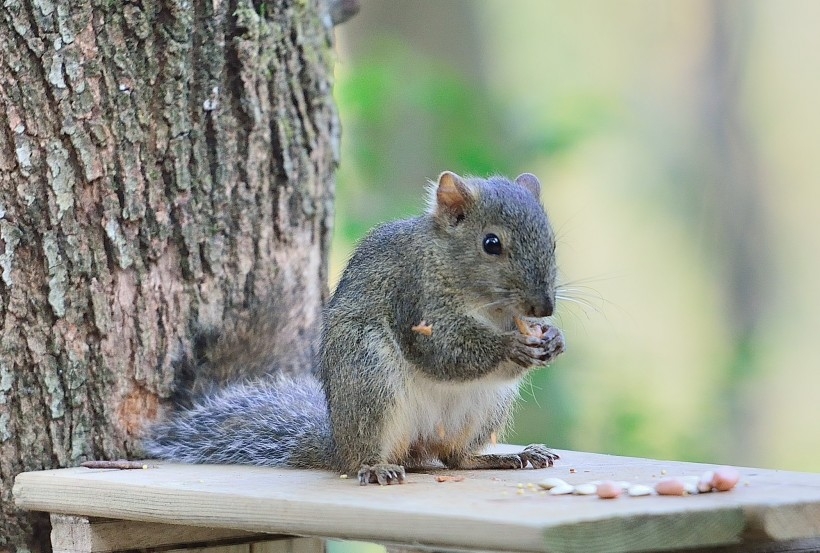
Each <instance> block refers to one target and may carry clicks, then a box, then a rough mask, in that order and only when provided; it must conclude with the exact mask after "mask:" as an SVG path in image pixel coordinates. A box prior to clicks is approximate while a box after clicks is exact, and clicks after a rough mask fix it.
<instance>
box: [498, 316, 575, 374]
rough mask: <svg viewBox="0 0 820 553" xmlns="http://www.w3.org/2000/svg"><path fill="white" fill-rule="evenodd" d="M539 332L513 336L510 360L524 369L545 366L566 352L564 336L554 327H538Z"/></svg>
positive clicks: (518, 333) (517, 333)
mask: <svg viewBox="0 0 820 553" xmlns="http://www.w3.org/2000/svg"><path fill="white" fill-rule="evenodd" d="M537 327H538V328H537V329H536V330H537V332H533V333H530V334H523V333H520V332H516V333H514V334H513V343H512V353H511V355H510V359H511V360H512V361H514V362H515V363H517V364H518V365H520V366H522V367H524V368H530V367H537V366H543V365H546V364H547V363H549V362H551V361H552V360H553V359H555V358H556V357H558V356H559V355H560V354H561V353H562V352H563V351H564V336H563V334H561V331H560V330H558V329H557V328H555V327H554V326H547V325H537Z"/></svg>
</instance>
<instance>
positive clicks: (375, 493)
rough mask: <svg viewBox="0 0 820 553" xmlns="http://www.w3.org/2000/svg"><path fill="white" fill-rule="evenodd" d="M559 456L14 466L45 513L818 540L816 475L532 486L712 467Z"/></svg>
mask: <svg viewBox="0 0 820 553" xmlns="http://www.w3.org/2000/svg"><path fill="white" fill-rule="evenodd" d="M505 447H509V446H499V447H498V448H497V449H504V448H505ZM560 454H561V463H560V464H558V465H557V466H556V467H554V468H552V469H542V470H523V471H450V472H448V474H462V475H464V476H465V480H464V481H462V482H437V481H436V479H435V476H434V475H435V472H434V471H431V472H428V473H411V474H409V475H408V482H407V484H405V485H400V486H387V487H378V486H366V487H360V486H358V485H357V484H356V483H355V482H354V481H353V480H349V479H348V480H344V479H340V478H339V476H338V475H335V474H330V473H327V472H321V471H306V470H288V469H268V468H255V467H239V466H208V465H172V464H159V465H158V466H157V468H154V469H148V470H141V471H114V470H90V469H81V468H77V469H63V470H54V471H43V472H34V473H25V474H21V475H20V476H18V478H17V481H16V483H15V486H14V495H15V499H16V502H17V505H18V506H20V507H22V508H25V509H32V510H43V511H48V512H52V513H64V514H76V515H85V516H98V517H108V518H116V519H125V520H139V521H147V522H160V523H168V522H175V523H177V524H183V525H189V526H206V527H212V528H232V529H239V530H245V531H248V532H266V533H284V534H291V535H302V536H326V537H334V538H341V539H357V540H367V541H380V542H389V543H394V544H420V545H423V546H429V547H450V548H461V549H481V550H506V551H510V550H517V551H584V552H596V551H647V550H669V549H678V548H686V547H720V546H729V545H742V544H746V545H748V546H750V547H751V546H752V545H755V544H757V545H759V544H767V543H773V542H777V541H786V540H792V541H793V540H808V539H818V538H820V474H805V473H793V472H784V471H773V470H763V469H751V468H740V469H739V470H740V472H741V475H742V476H741V478H742V479H741V483H740V485H739V486H738V487H737V488H736V489H735V490H733V491H731V492H724V493H710V494H700V495H696V496H688V497H686V496H685V497H661V496H649V497H641V498H629V497H622V498H620V499H617V500H601V499H598V498H597V497H588V496H587V497H581V496H550V495H546V494H540V493H538V492H537V491H533V490H532V489H531V488H529V487H527V485H526V484H527V483H532V482H537V481H538V480H539V479H541V478H545V477H547V476H558V477H560V478H563V479H565V480H566V481H568V482H569V483H571V484H577V483H582V482H588V481H591V480H597V479H615V480H628V481H631V482H636V483H645V484H652V483H654V482H655V481H657V479H659V478H660V477H661V476H662V474H663V473H665V474H666V475H668V476H685V475H697V474H700V473H701V472H703V471H704V470H707V469H709V468H713V467H712V466H710V465H700V464H695V463H681V462H673V461H658V460H648V459H636V458H628V457H615V456H609V455H599V454H592V453H580V452H573V451H562V452H560ZM570 467H572V468H574V469H575V472H574V473H571V472H570V470H569V469H570ZM662 471H663V472H662ZM519 483H520V484H523V486H522V487H519V486H518V484H519Z"/></svg>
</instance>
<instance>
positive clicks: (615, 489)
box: [595, 480, 623, 499]
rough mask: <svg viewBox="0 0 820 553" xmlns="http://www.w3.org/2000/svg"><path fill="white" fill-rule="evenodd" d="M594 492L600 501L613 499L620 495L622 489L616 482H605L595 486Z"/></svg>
mask: <svg viewBox="0 0 820 553" xmlns="http://www.w3.org/2000/svg"><path fill="white" fill-rule="evenodd" d="M595 491H596V493H597V494H598V497H600V498H601V499H615V498H616V497H618V496H619V495H621V492H622V491H623V488H622V487H621V486H619V485H618V483H617V482H612V481H611V480H605V481H603V482H601V483H600V484H598V485H597V486H596V490H595Z"/></svg>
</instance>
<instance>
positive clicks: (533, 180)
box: [515, 173, 541, 200]
mask: <svg viewBox="0 0 820 553" xmlns="http://www.w3.org/2000/svg"><path fill="white" fill-rule="evenodd" d="M515 184H518V185H520V186H523V187H524V188H526V189H527V190H529V191H530V192H532V193H533V195H535V197H536V198H538V199H539V200H540V199H541V182H540V181H539V180H538V177H536V176H535V175H533V174H532V173H521V174H520V175H518V176H517V177H516V178H515Z"/></svg>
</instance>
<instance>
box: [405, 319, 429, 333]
mask: <svg viewBox="0 0 820 553" xmlns="http://www.w3.org/2000/svg"><path fill="white" fill-rule="evenodd" d="M410 330H412V331H413V332H415V333H416V334H421V335H422V336H432V335H433V325H428V324H427V323H426V322H424V321H421V322H420V323H419V324H417V325H416V326H412V327H410Z"/></svg>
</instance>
